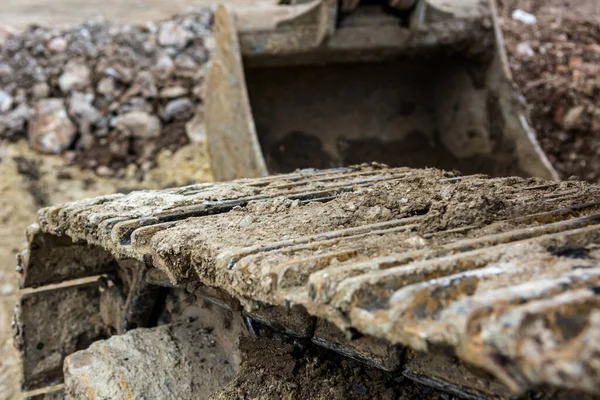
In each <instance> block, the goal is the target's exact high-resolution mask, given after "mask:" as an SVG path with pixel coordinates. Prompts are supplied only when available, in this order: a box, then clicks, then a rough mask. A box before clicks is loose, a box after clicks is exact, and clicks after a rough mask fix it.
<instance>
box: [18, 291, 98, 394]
mask: <svg viewBox="0 0 600 400" xmlns="http://www.w3.org/2000/svg"><path fill="white" fill-rule="evenodd" d="M14 329H15V341H16V343H17V347H18V348H19V350H20V352H21V355H22V361H23V388H24V390H33V389H37V388H40V387H45V386H49V385H52V384H57V383H60V382H62V377H63V373H62V366H63V360H64V358H65V357H66V356H68V355H69V354H71V353H73V352H75V351H77V350H81V349H85V348H87V347H88V346H89V345H90V344H91V343H92V342H94V341H96V340H99V339H103V338H106V337H107V336H108V332H107V328H106V326H105V325H104V324H103V323H102V318H101V316H100V290H99V283H97V282H92V283H86V284H81V285H75V286H68V287H62V288H58V289H52V290H43V291H37V292H33V293H28V294H25V295H23V296H22V297H21V299H20V301H19V304H18V306H17V311H16V314H15V326H14Z"/></svg>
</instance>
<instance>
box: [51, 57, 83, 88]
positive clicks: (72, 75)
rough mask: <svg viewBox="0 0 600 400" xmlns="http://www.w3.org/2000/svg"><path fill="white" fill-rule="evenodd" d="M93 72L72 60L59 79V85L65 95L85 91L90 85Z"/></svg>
mask: <svg viewBox="0 0 600 400" xmlns="http://www.w3.org/2000/svg"><path fill="white" fill-rule="evenodd" d="M90 77H91V71H90V69H89V68H88V67H87V65H85V64H84V63H83V62H81V61H77V60H72V61H69V62H68V63H67V65H66V66H65V69H64V72H63V74H62V75H61V76H60V78H58V85H59V86H60V90H62V91H63V93H68V92H70V91H71V90H83V89H85V88H86V87H87V86H88V85H89V84H90Z"/></svg>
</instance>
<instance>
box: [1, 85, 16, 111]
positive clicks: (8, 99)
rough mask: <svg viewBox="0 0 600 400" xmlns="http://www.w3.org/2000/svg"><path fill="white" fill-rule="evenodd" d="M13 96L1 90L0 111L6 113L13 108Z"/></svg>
mask: <svg viewBox="0 0 600 400" xmlns="http://www.w3.org/2000/svg"><path fill="white" fill-rule="evenodd" d="M12 105H13V98H12V96H11V95H10V94H8V93H7V92H5V91H4V90H0V113H5V112H7V111H8V110H10V109H11V108H12Z"/></svg>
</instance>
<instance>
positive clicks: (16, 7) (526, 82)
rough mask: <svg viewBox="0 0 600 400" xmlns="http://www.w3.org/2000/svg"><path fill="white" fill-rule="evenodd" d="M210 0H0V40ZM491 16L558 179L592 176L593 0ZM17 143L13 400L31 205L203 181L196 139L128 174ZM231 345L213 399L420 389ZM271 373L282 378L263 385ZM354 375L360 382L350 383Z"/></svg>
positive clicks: (11, 146) (5, 281)
mask: <svg viewBox="0 0 600 400" xmlns="http://www.w3.org/2000/svg"><path fill="white" fill-rule="evenodd" d="M237 1H238V2H242V3H244V2H247V1H248V0H237ZM210 3H211V2H210V1H207V0H175V1H170V2H164V1H158V0H127V1H122V0H105V1H102V2H100V1H87V2H82V1H78V0H51V1H46V0H22V1H12V0H8V1H5V2H2V4H1V5H0V43H2V42H1V39H2V32H3V31H4V32H6V31H7V30H15V29H17V30H18V29H25V28H26V27H27V26H29V25H31V24H36V25H39V26H47V27H65V26H69V25H72V24H77V23H80V22H82V21H83V20H85V19H87V18H90V17H94V16H96V15H103V16H105V17H106V18H107V19H109V20H114V21H115V22H119V23H141V22H143V21H146V20H160V19H163V18H168V17H170V16H171V15H172V14H173V13H176V12H183V11H184V10H185V9H186V8H187V7H199V6H202V5H206V4H210ZM517 8H518V9H522V10H524V11H528V12H531V13H533V14H534V15H536V17H537V22H536V23H535V24H532V25H526V24H523V23H522V22H519V21H516V20H514V19H513V18H512V13H513V11H514V10H515V9H517ZM499 12H500V16H501V22H502V26H503V29H504V34H505V39H506V47H507V51H508V56H509V61H510V65H511V69H512V73H513V77H514V80H515V81H516V83H517V84H518V86H519V87H520V89H521V92H522V93H523V95H524V96H525V98H526V99H527V101H528V104H529V113H530V118H531V121H532V123H533V126H534V128H535V129H536V131H537V134H538V138H539V140H540V142H541V145H542V147H543V149H544V150H545V151H546V153H547V154H548V156H549V158H550V160H551V162H552V163H553V165H554V167H555V168H556V169H557V171H558V172H559V173H560V175H561V177H562V178H563V179H566V178H569V177H571V176H576V177H578V178H580V179H583V180H586V181H589V182H594V183H600V103H599V102H598V99H599V98H600V2H598V0H550V1H548V0H546V1H545V0H502V1H500V10H499ZM1 89H2V88H0V90H1ZM23 139H24V138H21V140H17V139H15V140H12V139H11V140H3V139H1V138H0V354H2V356H1V357H0V399H10V398H16V397H17V396H18V393H19V379H20V377H19V366H18V356H17V353H16V351H15V350H14V348H13V347H14V346H13V343H12V341H11V329H10V321H11V316H12V310H13V306H14V303H15V299H16V293H17V283H16V276H15V274H14V268H15V257H16V254H17V253H18V252H19V251H20V250H21V249H22V248H23V246H24V244H25V237H24V230H25V227H26V226H27V225H29V224H30V223H31V222H33V221H34V220H35V215H36V211H37V209H38V208H40V207H43V206H47V205H50V204H54V203H59V202H65V201H72V200H77V199H81V198H85V197H93V196H98V195H101V194H108V193H115V192H128V191H131V190H133V189H141V188H156V189H158V188H165V187H170V186H177V185H184V184H189V183H192V182H202V181H210V180H211V179H212V176H211V172H210V169H209V162H208V159H207V156H206V149H205V144H204V143H203V142H202V141H199V142H197V143H190V142H189V140H187V139H186V138H185V137H183V139H181V140H179V141H176V142H175V143H174V144H173V142H170V145H169V147H168V149H161V148H157V149H156V151H155V153H154V154H153V155H152V158H151V163H150V164H148V165H149V167H147V166H143V168H142V165H141V163H140V162H138V161H139V160H135V159H132V158H131V157H129V158H127V157H125V156H123V157H121V158H119V159H120V160H126V162H127V163H131V164H132V165H134V166H133V167H131V168H129V166H128V165H123V166H121V167H120V168H121V170H123V171H127V170H128V168H129V169H134V170H135V171H137V172H136V173H132V174H127V173H121V174H120V173H116V172H115V173H105V172H106V171H105V170H104V169H100V170H99V169H98V168H91V167H90V165H89V161H90V160H92V161H93V160H94V157H101V155H102V154H101V153H94V152H89V151H87V152H86V150H85V148H84V147H80V148H79V149H80V150H78V149H74V150H73V152H75V154H73V152H68V153H70V154H68V155H62V156H51V155H40V154H39V153H38V152H36V151H35V150H33V149H31V148H30V146H29V144H28V143H27V142H26V141H25V140H23ZM111 139H114V140H115V141H118V140H119V138H111ZM78 151H80V152H81V154H77V152H78ZM124 151H125V150H124ZM77 160H81V162H77ZM374 161H377V160H374ZM106 162H107V163H108V161H106ZM92 165H94V166H95V165H98V163H93V164H92ZM100 165H102V162H100ZM109 172H110V171H109ZM242 350H243V354H245V355H247V356H248V357H249V358H252V359H253V360H255V361H253V363H251V364H249V365H247V366H246V367H245V368H243V369H242V370H241V372H240V375H239V376H238V377H237V378H236V379H235V380H234V381H233V382H232V383H231V384H230V385H229V386H228V387H227V388H226V389H225V390H224V391H223V392H222V393H220V394H218V395H217V396H216V397H217V398H218V399H232V398H264V397H265V396H273V395H274V394H277V396H278V397H279V398H282V399H284V398H306V399H308V398H335V397H336V395H337V394H339V393H349V392H350V393H353V394H354V395H355V396H356V397H357V398H382V399H383V398H394V396H400V398H417V397H414V396H415V393H414V392H411V391H414V390H425V389H422V388H418V387H417V388H416V389H415V387H412V386H411V387H407V389H406V392H404V393H394V392H393V391H391V390H390V391H389V392H385V393H372V392H369V390H370V383H369V382H372V381H377V380H378V379H380V377H379V376H377V374H372V375H369V373H368V372H365V371H364V370H363V369H362V368H363V367H361V366H360V365H357V364H356V363H353V362H349V361H346V362H344V363H342V364H341V365H338V364H337V363H336V362H330V361H318V359H317V358H314V362H313V361H310V362H306V361H302V362H301V363H300V362H299V363H298V365H297V366H296V368H295V369H294V370H293V371H288V370H286V369H285V368H284V364H285V365H289V363H287V364H286V357H289V355H285V354H279V353H278V352H277V351H276V350H273V351H271V350H270V349H268V345H267V344H265V343H263V342H261V341H258V342H256V343H248V344H244V345H243V346H242ZM288 361H289V360H288ZM291 362H293V360H292V361H291ZM280 366H281V368H280ZM274 374H278V376H279V377H280V378H282V379H279V380H278V381H277V382H275V381H273V382H270V381H269V379H270V378H272V377H273V376H274ZM360 374H362V375H361V376H362V377H363V378H361V379H358V378H357V376H358V375H360ZM365 376H366V378H364V377H365ZM282 382H284V383H285V384H282ZM430 395H432V396H433V395H434V394H431V393H423V392H420V394H419V395H418V396H419V397H418V398H427V397H428V396H430ZM366 396H367V397H366ZM434 398H435V397H434Z"/></svg>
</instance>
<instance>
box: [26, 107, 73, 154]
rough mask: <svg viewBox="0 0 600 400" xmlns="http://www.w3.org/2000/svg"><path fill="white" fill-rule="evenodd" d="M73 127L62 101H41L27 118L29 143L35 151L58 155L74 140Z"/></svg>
mask: <svg viewBox="0 0 600 400" xmlns="http://www.w3.org/2000/svg"><path fill="white" fill-rule="evenodd" d="M75 135H76V129H75V125H73V123H72V122H71V120H70V119H69V116H68V115H67V111H66V110H65V106H64V103H63V101H62V99H42V100H39V101H38V102H37V103H36V105H35V108H34V111H33V114H32V115H31V117H30V118H29V142H30V144H31V146H32V147H33V148H34V149H36V150H37V151H41V152H43V153H53V154H58V153H61V152H63V151H64V150H66V149H67V148H68V147H69V146H70V145H71V143H72V142H73V140H74V139H75Z"/></svg>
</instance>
